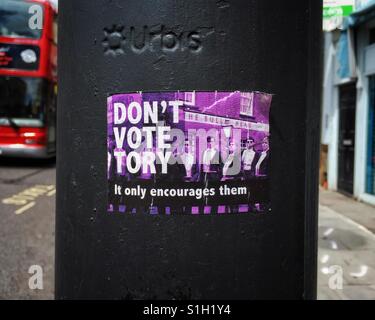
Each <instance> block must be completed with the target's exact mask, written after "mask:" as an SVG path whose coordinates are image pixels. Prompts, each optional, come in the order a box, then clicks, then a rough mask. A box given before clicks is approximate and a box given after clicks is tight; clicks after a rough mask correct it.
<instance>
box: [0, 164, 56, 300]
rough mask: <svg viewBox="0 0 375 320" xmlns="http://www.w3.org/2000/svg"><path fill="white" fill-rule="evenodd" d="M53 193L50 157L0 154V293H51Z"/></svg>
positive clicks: (7, 295)
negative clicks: (34, 158)
mask: <svg viewBox="0 0 375 320" xmlns="http://www.w3.org/2000/svg"><path fill="white" fill-rule="evenodd" d="M55 193H56V190H55V162H54V161H51V160H48V161H30V160H18V159H16V160H14V159H7V160H4V159H0V197H1V199H0V218H1V220H0V299H50V298H53V283H54V270H53V263H54V233H55V232H54V225H55ZM34 265H36V266H40V267H41V269H40V268H38V270H42V278H40V277H38V278H32V279H31V281H29V280H30V277H32V276H33V275H36V271H35V270H36V269H33V268H31V269H30V267H32V266H34ZM34 268H35V267H34ZM29 271H32V272H33V273H30V274H29ZM39 274H40V273H38V276H39ZM40 279H42V282H40ZM29 282H30V283H31V284H32V286H31V287H32V288H34V289H30V286H29ZM33 284H34V285H33ZM36 284H37V287H39V288H40V287H41V286H42V287H43V289H38V288H35V285H36Z"/></svg>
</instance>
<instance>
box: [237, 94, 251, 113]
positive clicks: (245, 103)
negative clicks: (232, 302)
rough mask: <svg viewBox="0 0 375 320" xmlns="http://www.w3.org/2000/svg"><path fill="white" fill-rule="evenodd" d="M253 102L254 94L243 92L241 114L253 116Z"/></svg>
mask: <svg viewBox="0 0 375 320" xmlns="http://www.w3.org/2000/svg"><path fill="white" fill-rule="evenodd" d="M253 100H254V93H252V92H243V93H241V110H240V113H241V114H242V115H245V116H249V117H252V116H253Z"/></svg>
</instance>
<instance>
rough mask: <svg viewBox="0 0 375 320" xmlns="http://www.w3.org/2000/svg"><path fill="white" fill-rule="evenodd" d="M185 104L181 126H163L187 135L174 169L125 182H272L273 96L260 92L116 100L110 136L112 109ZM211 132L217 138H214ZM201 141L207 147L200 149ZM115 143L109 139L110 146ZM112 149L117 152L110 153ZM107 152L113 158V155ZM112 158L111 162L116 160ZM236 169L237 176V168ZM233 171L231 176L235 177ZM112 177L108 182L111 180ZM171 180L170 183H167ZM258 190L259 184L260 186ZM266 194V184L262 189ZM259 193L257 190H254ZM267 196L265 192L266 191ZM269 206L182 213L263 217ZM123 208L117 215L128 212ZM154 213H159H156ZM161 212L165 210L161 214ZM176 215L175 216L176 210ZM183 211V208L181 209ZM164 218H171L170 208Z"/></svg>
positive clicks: (165, 119) (168, 120)
mask: <svg viewBox="0 0 375 320" xmlns="http://www.w3.org/2000/svg"><path fill="white" fill-rule="evenodd" d="M173 100H179V101H182V102H183V106H182V108H180V111H179V122H178V123H177V124H176V123H173V121H172V114H171V112H170V113H168V112H167V113H165V114H164V115H162V116H161V119H159V120H160V121H161V123H162V124H163V125H166V126H171V127H172V128H177V129H180V130H181V131H182V132H184V133H185V141H184V144H182V145H180V146H177V147H176V148H174V153H173V155H174V157H175V159H176V165H173V166H172V170H171V171H170V172H169V174H168V175H165V176H162V175H161V174H160V172H157V173H156V175H152V174H150V173H146V174H140V175H138V176H136V177H135V176H134V175H133V176H132V177H127V178H128V180H134V179H138V180H150V179H154V180H155V181H156V183H159V184H161V183H162V184H165V183H173V184H174V183H176V182H178V181H181V182H184V183H186V182H194V183H195V184H196V183H201V184H207V183H209V182H211V183H212V182H213V181H217V182H225V181H233V180H243V181H252V182H253V184H254V180H259V181H260V180H265V179H267V178H268V162H269V153H270V151H269V112H270V105H271V101H272V95H270V94H266V93H261V92H240V91H234V92H215V91H213V92H174V93H173V92H159V93H156V92H152V93H141V92H140V93H133V94H126V95H115V96H113V97H111V99H110V102H109V106H108V134H109V135H111V134H113V133H112V131H113V130H112V123H113V103H115V102H123V103H124V104H125V105H128V104H129V103H130V102H132V101H137V102H139V103H141V102H142V101H159V102H161V101H173ZM212 132H213V133H214V134H212ZM202 139H203V142H204V143H203V144H202ZM111 141H112V144H113V137H112V138H111V137H110V136H109V143H111ZM112 148H113V147H112ZM112 148H111V147H110V146H109V157H110V154H111V151H110V150H111V149H112ZM112 158H113V157H112ZM114 163H115V162H114V161H113V159H112V161H111V160H110V158H109V162H108V165H109V168H108V170H109V172H111V174H110V176H114V175H116V173H115V170H113V168H112V169H111V168H110V167H111V166H112V167H113V166H114ZM234 167H236V168H237V169H235V170H234V171H233V168H234ZM231 171H232V172H231ZM110 176H109V179H111V177H110ZM169 180H170V181H169ZM259 185H260V184H259ZM262 186H263V188H264V184H262ZM255 189H257V188H255ZM262 192H263V193H264V190H262ZM265 208H268V206H267V205H261V204H257V203H254V204H253V205H251V206H249V205H248V204H246V205H245V204H244V205H236V206H222V205H220V206H218V207H217V208H212V206H211V205H210V206H205V207H204V208H198V207H193V208H191V207H189V208H183V211H184V212H188V213H193V214H194V213H195V214H198V213H205V214H209V213H228V212H249V211H264V210H265ZM124 210H125V209H124V206H122V207H121V208H119V211H124ZM151 211H152V212H158V213H160V211H161V210H160V208H159V210H157V209H155V208H153V210H151ZM162 211H163V210H162ZM172 211H173V210H172ZM179 211H181V208H179ZM166 212H171V210H170V208H167V209H166Z"/></svg>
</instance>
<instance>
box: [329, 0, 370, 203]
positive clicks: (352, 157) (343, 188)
mask: <svg viewBox="0 0 375 320" xmlns="http://www.w3.org/2000/svg"><path fill="white" fill-rule="evenodd" d="M324 48H325V50H324V68H325V70H324V79H323V102H322V105H323V107H322V146H323V148H322V149H323V150H326V151H327V155H326V159H327V160H326V170H325V180H326V181H325V182H326V185H327V186H328V188H329V189H331V190H336V191H340V192H343V193H345V194H347V195H351V196H353V197H355V198H356V199H358V200H360V201H364V202H367V203H370V204H373V205H375V0H366V1H365V0H362V1H356V3H355V10H354V12H352V13H351V14H350V15H349V16H348V17H346V18H345V19H343V22H342V24H341V25H340V26H338V27H337V28H335V29H333V30H330V31H329V32H325V37H324Z"/></svg>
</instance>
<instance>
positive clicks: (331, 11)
mask: <svg viewBox="0 0 375 320" xmlns="http://www.w3.org/2000/svg"><path fill="white" fill-rule="evenodd" d="M353 11H354V6H353V5H351V6H350V5H349V6H339V7H323V18H324V19H326V18H332V17H348V16H349V15H350V14H351V13H352V12H353Z"/></svg>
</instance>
